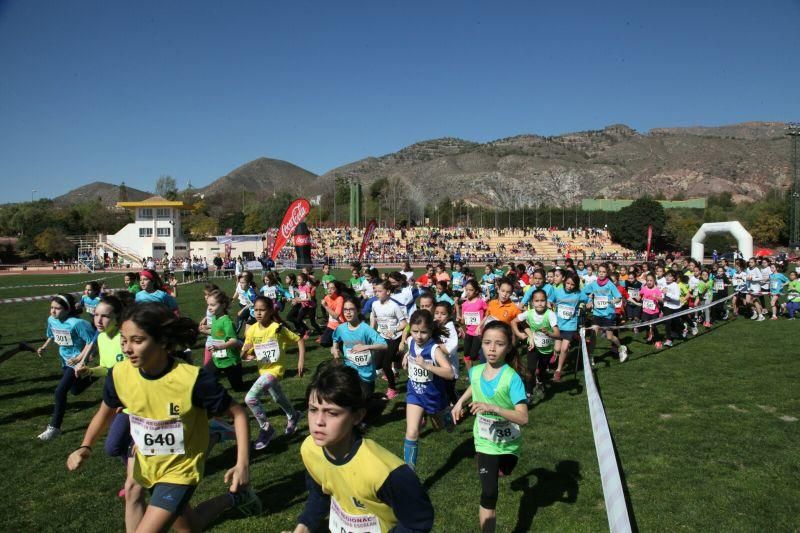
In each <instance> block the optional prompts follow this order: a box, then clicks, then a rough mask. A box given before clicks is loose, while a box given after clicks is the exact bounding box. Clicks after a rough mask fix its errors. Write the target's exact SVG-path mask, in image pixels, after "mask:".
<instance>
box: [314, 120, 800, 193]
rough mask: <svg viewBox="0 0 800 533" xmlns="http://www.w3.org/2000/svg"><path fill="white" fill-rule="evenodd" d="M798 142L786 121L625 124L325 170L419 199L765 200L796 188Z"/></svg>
mask: <svg viewBox="0 0 800 533" xmlns="http://www.w3.org/2000/svg"><path fill="white" fill-rule="evenodd" d="M789 166H790V152H789V142H788V139H787V138H786V136H785V135H784V128H783V124H781V123H765V122H751V123H744V124H738V125H733V126H723V127H719V128H705V127H695V128H662V129H657V130H652V131H651V132H649V133H647V134H642V133H639V132H637V131H635V130H633V129H631V128H629V127H628V126H625V125H613V126H608V127H606V128H605V129H603V130H599V131H585V132H578V133H570V134H566V135H559V136H554V137H541V136H537V135H520V136H516V137H509V138H506V139H499V140H496V141H491V142H488V143H485V144H479V143H474V142H470V141H464V140H461V139H453V138H444V139H436V140H430V141H424V142H421V143H417V144H414V145H411V146H408V147H406V148H403V149H402V150H400V151H399V152H396V153H393V154H387V155H384V156H381V157H369V158H366V159H362V160H360V161H356V162H354V163H350V164H348V165H345V166H342V167H339V168H336V169H333V170H331V171H329V172H326V173H325V174H324V175H322V176H321V177H320V178H319V180H318V182H317V184H318V189H317V190H318V191H325V190H330V184H331V181H332V180H333V179H334V178H335V177H336V176H344V177H352V178H355V179H359V180H361V182H362V184H364V185H365V186H369V184H370V183H372V182H373V181H374V180H375V179H377V178H380V177H387V178H396V179H399V180H402V181H403V182H405V183H406V184H407V185H408V187H409V189H410V191H411V197H412V198H414V199H415V200H417V201H420V200H423V201H425V200H427V201H436V199H441V198H445V197H450V198H452V199H463V200H466V201H467V202H469V203H473V204H478V205H487V206H507V205H534V204H536V203H537V202H542V203H553V202H554V203H562V204H567V205H570V204H573V203H575V202H576V201H578V200H580V199H581V198H594V197H609V198H631V197H634V198H635V197H638V196H641V195H642V194H651V195H657V194H663V195H664V196H665V197H667V198H675V197H698V196H707V195H708V194H711V193H716V192H720V191H723V190H730V191H731V192H733V194H734V198H735V199H737V200H744V199H748V198H750V199H757V198H760V197H762V196H763V195H764V194H765V193H766V192H767V191H768V190H769V189H770V188H773V187H787V186H788V185H789V179H790V170H789Z"/></svg>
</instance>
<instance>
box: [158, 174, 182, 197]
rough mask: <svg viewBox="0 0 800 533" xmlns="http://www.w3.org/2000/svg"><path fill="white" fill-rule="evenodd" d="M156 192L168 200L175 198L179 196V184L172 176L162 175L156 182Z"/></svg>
mask: <svg viewBox="0 0 800 533" xmlns="http://www.w3.org/2000/svg"><path fill="white" fill-rule="evenodd" d="M156 194H157V195H158V196H161V197H163V198H166V199H167V200H174V199H176V198H177V197H178V184H177V183H175V178H173V177H172V176H167V175H162V176H160V177H159V178H158V181H157V182H156Z"/></svg>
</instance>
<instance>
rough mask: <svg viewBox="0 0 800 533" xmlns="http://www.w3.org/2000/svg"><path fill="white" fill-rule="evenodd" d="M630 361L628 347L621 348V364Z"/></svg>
mask: <svg viewBox="0 0 800 533" xmlns="http://www.w3.org/2000/svg"><path fill="white" fill-rule="evenodd" d="M627 360H628V347H627V346H620V347H619V362H620V363H624V362H625V361H627Z"/></svg>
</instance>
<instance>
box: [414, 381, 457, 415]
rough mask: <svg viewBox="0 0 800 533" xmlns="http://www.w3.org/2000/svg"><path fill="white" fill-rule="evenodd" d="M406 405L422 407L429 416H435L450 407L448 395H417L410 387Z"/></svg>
mask: <svg viewBox="0 0 800 533" xmlns="http://www.w3.org/2000/svg"><path fill="white" fill-rule="evenodd" d="M406 403H409V404H412V405H418V406H420V407H422V410H423V411H425V412H426V413H428V414H429V415H435V414H436V413H439V412H441V411H442V409H444V408H445V407H447V406H448V405H449V402H448V400H447V394H434V395H427V394H417V393H415V392H414V390H413V389H412V388H411V387H410V386H407V390H406Z"/></svg>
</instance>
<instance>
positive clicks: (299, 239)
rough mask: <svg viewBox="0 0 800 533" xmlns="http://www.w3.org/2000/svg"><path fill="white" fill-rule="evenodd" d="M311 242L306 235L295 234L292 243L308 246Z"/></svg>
mask: <svg viewBox="0 0 800 533" xmlns="http://www.w3.org/2000/svg"><path fill="white" fill-rule="evenodd" d="M310 243H311V238H310V237H309V236H308V235H295V236H294V245H295V246H308V245H309V244H310Z"/></svg>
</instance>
